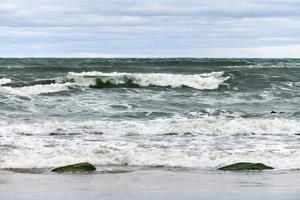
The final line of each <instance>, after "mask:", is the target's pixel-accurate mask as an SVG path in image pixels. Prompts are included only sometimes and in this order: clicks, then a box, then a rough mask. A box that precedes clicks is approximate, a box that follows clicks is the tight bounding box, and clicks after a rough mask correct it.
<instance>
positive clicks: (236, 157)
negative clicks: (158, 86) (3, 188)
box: [0, 117, 300, 169]
mask: <svg viewBox="0 0 300 200" xmlns="http://www.w3.org/2000/svg"><path fill="white" fill-rule="evenodd" d="M99 132H103V135H99V134H94V133H99ZM50 133H61V134H67V135H65V136H50ZM74 133H75V135H74ZM76 133H77V134H78V135H76ZM165 133H178V134H179V135H165ZM184 133H192V134H193V135H190V136H189V135H184ZM295 133H300V123H299V121H297V120H290V119H244V118H236V119H226V118H220V117H219V118H217V117H203V118H198V119H184V118H181V119H179V118H178V119H172V118H169V119H156V120H150V121H119V122H117V121H115V122H113V121H85V122H71V121H65V122H51V121H50V122H47V123H24V124H20V123H19V124H9V123H7V122H1V123H0V135H1V136H2V137H1V141H0V148H2V145H4V146H9V145H11V146H14V148H8V149H7V148H6V147H4V148H6V149H5V150H3V151H0V158H1V159H0V168H4V167H49V166H58V165H64V164H68V163H74V162H82V161H89V162H91V163H94V164H99V165H111V164H117V165H125V164H126V165H143V166H153V165H166V166H176V167H199V168H215V167H218V166H221V165H224V164H228V163H231V162H239V161H253V162H264V163H266V164H270V165H272V166H274V167H276V168H279V169H294V168H299V167H300V163H299V162H297V160H299V159H300V151H299V150H298V149H297V145H298V143H297V137H299V136H296V135H295ZM68 134H69V135H68ZM236 134H241V135H238V136H237V135H236ZM243 134H245V135H244V136H243ZM253 134H255V135H253ZM30 135H31V136H30Z"/></svg>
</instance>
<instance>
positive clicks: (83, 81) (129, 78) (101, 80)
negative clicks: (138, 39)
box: [67, 71, 230, 90]
mask: <svg viewBox="0 0 300 200" xmlns="http://www.w3.org/2000/svg"><path fill="white" fill-rule="evenodd" d="M223 74H224V72H212V73H203V74H193V75H182V74H163V73H148V74H142V73H118V72H113V73H103V72H97V71H94V72H82V73H75V72H69V73H68V75H67V80H68V81H71V82H74V83H76V84H80V85H84V86H92V87H98V88H106V87H148V86H158V87H172V88H179V87H189V88H193V89H197V90H214V89H218V88H219V86H220V85H221V84H223V83H224V82H225V81H226V80H228V79H229V78H230V77H223V76H222V75H223Z"/></svg>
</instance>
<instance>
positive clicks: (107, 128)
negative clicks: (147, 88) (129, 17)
mask: <svg viewBox="0 0 300 200" xmlns="http://www.w3.org/2000/svg"><path fill="white" fill-rule="evenodd" d="M97 132H101V133H104V134H111V135H122V134H123V135H124V134H125V135H126V134H138V135H143V134H144V135H148V134H155V135H159V134H166V133H177V134H185V133H192V134H199V135H213V136H215V135H220V136H222V135H227V136H228V135H230V136H232V135H237V134H246V135H247V134H248V135H253V134H256V135H265V134H271V135H282V134H285V135H295V134H300V121H298V120H291V119H280V118H274V119H250V118H249V119H247V118H240V117H238V118H234V119H228V118H225V117H210V116H206V117H203V118H197V119H186V118H179V119H176V118H174V119H173V118H167V119H156V120H149V121H142V120H141V121H121V122H120V121H116V122H112V121H85V122H70V121H66V122H48V123H34V124H18V125H14V124H6V123H4V122H3V123H2V124H0V133H1V134H19V133H22V134H23V133H24V134H32V135H49V134H51V133H59V134H69V133H78V134H94V133H97Z"/></svg>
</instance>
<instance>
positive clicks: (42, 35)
mask: <svg viewBox="0 0 300 200" xmlns="http://www.w3.org/2000/svg"><path fill="white" fill-rule="evenodd" d="M0 57H200V58H201V57H277V58H278V57H280V58H282V57H291V58H295V57H296V58H297V57H298V58H300V0H151V1H149V0H0Z"/></svg>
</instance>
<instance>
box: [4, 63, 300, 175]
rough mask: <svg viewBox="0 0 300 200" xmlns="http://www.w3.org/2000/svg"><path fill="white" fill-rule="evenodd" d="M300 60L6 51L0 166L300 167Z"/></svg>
mask: <svg viewBox="0 0 300 200" xmlns="http://www.w3.org/2000/svg"><path fill="white" fill-rule="evenodd" d="M299 77H300V60H298V59H188V58H180V59H179V58H178V59H79V58H78V59H0V111H1V116H0V138H1V140H0V150H1V151H0V168H5V167H49V166H55V165H59V164H67V163H71V162H78V161H89V162H92V163H95V164H98V165H112V164H113V165H141V166H158V165H159V166H161V165H163V166H176V167H193V168H194V167H196V168H215V167H218V166H221V165H223V164H227V163H230V162H235V161H245V160H246V161H261V162H264V163H267V164H269V165H272V166H274V167H276V168H278V169H295V168H299V167H300V162H299V160H300V136H299V135H300V123H299V122H300V121H299V120H300V119H299V118H300V109H299V103H300V101H299V100H300V80H299Z"/></svg>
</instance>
